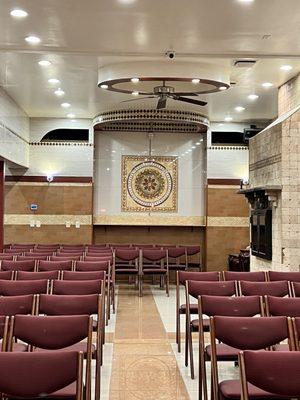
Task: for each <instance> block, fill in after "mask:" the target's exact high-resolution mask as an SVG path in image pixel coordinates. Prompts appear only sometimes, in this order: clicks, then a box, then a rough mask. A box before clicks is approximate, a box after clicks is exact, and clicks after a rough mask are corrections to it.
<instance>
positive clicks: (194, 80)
mask: <svg viewBox="0 0 300 400" xmlns="http://www.w3.org/2000/svg"><path fill="white" fill-rule="evenodd" d="M192 83H194V84H195V85H196V84H197V83H200V79H198V78H194V79H192Z"/></svg>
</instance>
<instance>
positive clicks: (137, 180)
mask: <svg viewBox="0 0 300 400" xmlns="http://www.w3.org/2000/svg"><path fill="white" fill-rule="evenodd" d="M172 188H173V182H172V177H171V175H170V173H169V171H168V170H167V169H166V168H165V167H164V166H163V165H162V164H160V163H158V162H155V161H145V162H143V163H141V164H138V165H136V166H135V167H134V168H133V169H132V170H131V171H130V173H129V175H128V179H127V190H128V193H129V194H130V197H131V198H132V199H133V200H134V201H135V202H136V203H137V204H139V205H141V206H144V207H155V206H158V205H160V204H162V203H164V202H165V201H166V200H167V198H168V197H169V196H170V194H171V192H172Z"/></svg>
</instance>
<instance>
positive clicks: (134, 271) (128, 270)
mask: <svg viewBox="0 0 300 400" xmlns="http://www.w3.org/2000/svg"><path fill="white" fill-rule="evenodd" d="M138 273H139V271H138V270H137V269H135V268H120V269H116V274H120V275H121V274H124V275H126V274H128V275H137V274H138Z"/></svg>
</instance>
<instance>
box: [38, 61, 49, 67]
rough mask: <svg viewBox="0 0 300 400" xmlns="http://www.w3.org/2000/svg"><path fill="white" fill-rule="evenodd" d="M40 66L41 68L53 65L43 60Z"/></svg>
mask: <svg viewBox="0 0 300 400" xmlns="http://www.w3.org/2000/svg"><path fill="white" fill-rule="evenodd" d="M39 65H40V66H41V67H49V65H51V62H50V61H48V60H41V61H39Z"/></svg>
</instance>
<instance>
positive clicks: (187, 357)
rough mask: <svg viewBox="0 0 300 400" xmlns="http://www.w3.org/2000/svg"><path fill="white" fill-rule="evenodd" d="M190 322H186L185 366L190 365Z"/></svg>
mask: <svg viewBox="0 0 300 400" xmlns="http://www.w3.org/2000/svg"><path fill="white" fill-rule="evenodd" d="M188 329H189V327H188V324H187V321H186V324H185V366H186V367H188V365H189V338H188Z"/></svg>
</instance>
